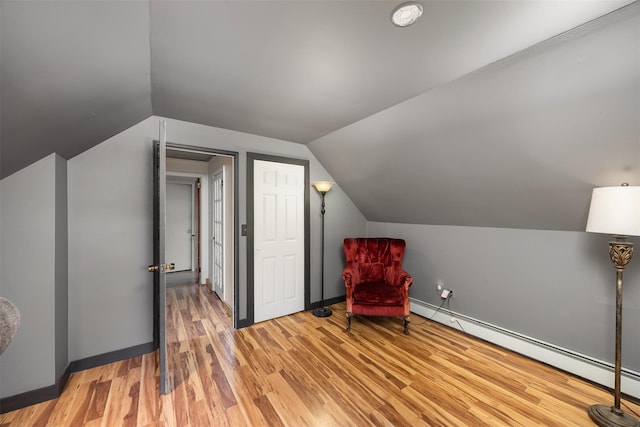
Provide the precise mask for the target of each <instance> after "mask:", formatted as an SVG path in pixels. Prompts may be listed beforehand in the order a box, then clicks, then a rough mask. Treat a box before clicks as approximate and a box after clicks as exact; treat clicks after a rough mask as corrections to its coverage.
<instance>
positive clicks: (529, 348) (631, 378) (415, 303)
mask: <svg viewBox="0 0 640 427" xmlns="http://www.w3.org/2000/svg"><path fill="white" fill-rule="evenodd" d="M410 300H411V311H412V312H414V313H416V314H419V315H420V316H423V317H426V318H428V319H431V317H433V319H432V320H434V321H436V322H438V323H442V324H443V325H446V326H449V327H453V328H458V329H460V326H462V328H463V329H464V331H465V332H466V333H468V334H469V335H473V336H475V337H478V338H481V339H483V340H486V341H488V342H491V343H494V344H496V345H499V346H501V347H504V348H507V349H509V350H512V351H515V352H516V353H520V354H523V355H525V356H528V357H531V358H532V359H535V360H539V361H540V362H544V363H546V364H548V365H551V366H554V367H556V368H558V369H561V370H563V371H566V372H570V373H572V374H574V375H577V376H579V377H582V378H585V379H588V380H590V381H593V382H595V383H597V384H601V385H603V386H605V387H609V388H611V389H613V382H614V366H613V365H612V364H610V363H608V362H604V361H602V360H597V359H594V358H592V357H589V356H585V355H583V354H579V353H576V352H575V351H572V350H568V349H566V348H562V347H558V346H556V345H553V344H549V343H546V342H543V341H540V340H538V339H536V338H532V337H528V336H526V335H522V334H519V333H517V332H512V331H509V330H507V329H504V328H501V327H499V326H495V325H492V324H489V323H486V322H482V321H480V320H477V319H474V318H471V317H468V316H464V315H462V314H460V313H456V312H452V311H449V310H448V309H444V308H441V309H440V310H439V311H438V307H437V306H435V305H433V304H429V303H426V302H424V301H419V300H416V299H414V298H410ZM452 317H454V318H455V319H456V321H454V322H452V321H451V318H452ZM457 322H460V323H459V324H458V323H457ZM620 389H621V390H622V393H625V394H627V395H629V396H633V397H635V398H638V399H640V373H638V372H635V371H631V370H629V369H625V368H624V367H623V368H622V374H621V378H620ZM594 403H604V404H606V403H607V402H594Z"/></svg>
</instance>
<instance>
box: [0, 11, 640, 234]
mask: <svg viewBox="0 0 640 427" xmlns="http://www.w3.org/2000/svg"><path fill="white" fill-rule="evenodd" d="M398 3H400V2H394V1H379V0H378V1H364V0H363V1H347V0H344V1H311V0H300V1H259V0H258V1H135V0H132V1H100V0H94V1H89V2H82V1H8V0H0V95H1V105H0V107H1V110H0V120H1V121H0V125H1V138H2V140H1V141H0V144H1V145H0V168H1V171H0V172H1V175H2V177H5V176H7V175H9V174H12V173H13V172H15V171H17V170H19V169H21V168H23V167H24V166H26V165H28V164H30V163H32V162H33V161H36V160H38V159H40V158H42V157H44V156H46V155H48V154H50V153H52V152H57V153H58V154H60V155H61V156H63V157H65V158H67V159H68V158H71V157H73V156H75V155H77V154H79V153H81V152H83V151H85V150H87V149H88V148H90V147H92V146H94V145H96V144H99V143H100V142H102V141H104V140H106V139H108V138H109V137H111V136H113V135H115V134H116V133H118V132H121V131H123V130H124V129H126V128H128V127H130V126H132V125H134V124H136V123H138V122H140V121H141V120H143V119H145V118H147V117H149V116H150V115H158V116H164V117H171V118H175V119H181V120H186V121H190V122H194V123H201V124H206V125H210V126H216V127H221V128H227V129H233V130H237V131H241V132H247V133H252V134H257V135H262V136H267V137H272V138H278V139H283V140H287V141H291V142H295V143H300V144H307V145H308V147H309V148H310V150H311V151H312V152H313V153H314V155H315V156H316V157H318V159H319V160H320V161H321V162H322V164H323V166H324V167H325V168H326V169H327V170H328V171H329V172H330V173H331V175H332V176H333V178H334V179H335V180H336V181H337V183H338V184H339V185H340V187H341V188H342V189H343V190H344V191H345V192H346V193H347V194H348V195H349V197H350V198H351V199H352V200H353V201H354V202H355V203H356V205H357V206H358V207H359V208H360V209H361V211H362V212H363V214H364V215H365V216H366V217H367V219H369V220H371V221H387V222H405V223H421V224H451V225H470V226H491V227H512V228H533V229H550V230H583V229H584V223H585V221H586V214H587V208H588V203H589V197H590V193H591V188H592V187H593V186H601V185H617V184H619V183H620V182H622V181H628V182H630V183H632V184H636V185H638V184H640V5H639V3H638V1H635V2H631V1H629V0H610V1H590V0H584V1H580V0H579V1H569V0H567V1H562V0H558V1H553V2H549V1H535V0H525V1H503V0H481V1H478V0H459V1H445V0H443V1H423V2H422V3H423V5H424V10H425V14H424V16H423V19H421V20H420V21H418V23H417V24H415V25H414V26H411V27H408V28H397V27H394V26H393V25H392V24H391V22H390V20H389V16H390V13H391V10H392V9H393V8H394V7H395V6H396V5H397V4H398ZM181 142H184V143H188V141H181Z"/></svg>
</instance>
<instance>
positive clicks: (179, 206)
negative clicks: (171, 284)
mask: <svg viewBox="0 0 640 427" xmlns="http://www.w3.org/2000/svg"><path fill="white" fill-rule="evenodd" d="M193 234H194V233H193V186H192V185H191V184H178V183H167V236H166V253H167V259H170V260H172V261H173V262H174V263H175V265H176V268H175V270H174V271H184V270H191V269H192V248H193V237H192V235H193Z"/></svg>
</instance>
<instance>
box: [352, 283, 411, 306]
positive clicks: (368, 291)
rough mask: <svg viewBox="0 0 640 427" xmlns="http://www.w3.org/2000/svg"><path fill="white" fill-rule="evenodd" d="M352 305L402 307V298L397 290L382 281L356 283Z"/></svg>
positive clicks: (400, 292)
mask: <svg viewBox="0 0 640 427" xmlns="http://www.w3.org/2000/svg"><path fill="white" fill-rule="evenodd" d="M353 303H354V304H371V305H399V306H403V305H404V296H403V294H402V291H401V290H400V289H399V288H397V287H395V286H389V285H388V284H386V283H385V282H383V281H380V282H369V283H358V284H357V285H355V286H354V288H353Z"/></svg>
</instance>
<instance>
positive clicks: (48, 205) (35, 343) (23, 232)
mask: <svg viewBox="0 0 640 427" xmlns="http://www.w3.org/2000/svg"><path fill="white" fill-rule="evenodd" d="M65 185H66V179H65V165H64V160H62V159H61V158H59V157H58V156H57V155H55V154H52V155H50V156H48V157H45V158H44V159H42V160H40V161H38V162H36V163H34V164H32V165H30V166H29V167H27V168H25V169H22V170H20V171H18V172H16V173H15V174H13V175H10V176H8V177H6V178H5V179H3V180H2V181H0V205H1V218H2V220H1V221H0V247H1V257H0V294H1V295H2V296H4V297H6V298H8V299H9V300H11V301H12V302H13V303H14V304H15V305H16V306H17V307H18V309H19V310H20V313H21V317H22V319H21V325H20V329H19V330H18V332H17V334H16V336H15V338H14V340H13V342H12V343H11V345H10V346H9V347H8V348H7V350H6V351H5V352H4V353H3V354H2V356H1V357H0V376H1V378H0V388H1V389H0V397H6V396H12V395H15V394H18V393H22V392H26V391H30V390H34V389H38V388H42V387H47V386H51V385H53V384H54V383H55V381H56V380H57V379H58V378H59V376H60V375H61V374H62V371H63V370H64V368H66V366H68V362H69V361H68V360H66V359H67V357H66V354H67V350H66V340H67V322H66V302H65V301H64V300H65V299H66V292H67V291H66V286H67V282H66V264H67V258H66V222H67V220H66V215H65V214H66V206H65V205H66V194H65V193H66V191H65V188H64V187H65ZM58 251H60V252H61V253H60V254H58V253H57V252H58ZM62 367H64V368H62ZM61 368H62V370H61Z"/></svg>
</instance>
